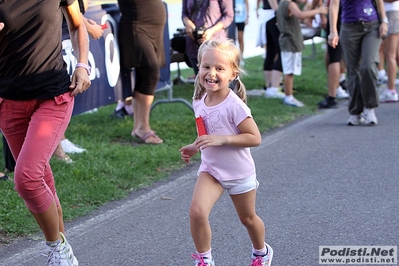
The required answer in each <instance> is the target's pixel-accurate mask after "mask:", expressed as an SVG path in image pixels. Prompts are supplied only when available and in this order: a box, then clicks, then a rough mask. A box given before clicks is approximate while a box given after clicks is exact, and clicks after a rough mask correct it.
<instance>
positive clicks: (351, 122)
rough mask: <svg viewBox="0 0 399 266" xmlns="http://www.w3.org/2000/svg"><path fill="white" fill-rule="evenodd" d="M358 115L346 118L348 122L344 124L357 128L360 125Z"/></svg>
mask: <svg viewBox="0 0 399 266" xmlns="http://www.w3.org/2000/svg"><path fill="white" fill-rule="evenodd" d="M360 119H361V117H360V115H350V116H349V118H348V122H346V124H347V125H348V126H358V125H360Z"/></svg>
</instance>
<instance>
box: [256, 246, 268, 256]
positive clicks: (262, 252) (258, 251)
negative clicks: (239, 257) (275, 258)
mask: <svg viewBox="0 0 399 266" xmlns="http://www.w3.org/2000/svg"><path fill="white" fill-rule="evenodd" d="M252 253H253V254H254V255H255V256H266V255H267V253H269V251H268V250H267V247H266V245H265V246H264V247H263V248H262V249H256V248H254V247H253V246H252Z"/></svg>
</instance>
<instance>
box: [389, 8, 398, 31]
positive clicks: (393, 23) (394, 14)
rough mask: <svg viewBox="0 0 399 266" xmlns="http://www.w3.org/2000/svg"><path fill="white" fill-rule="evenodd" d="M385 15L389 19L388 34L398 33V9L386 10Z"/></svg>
mask: <svg viewBox="0 0 399 266" xmlns="http://www.w3.org/2000/svg"><path fill="white" fill-rule="evenodd" d="M387 17H388V21H389V25H388V35H391V34H399V11H398V10H393V11H388V12H387Z"/></svg>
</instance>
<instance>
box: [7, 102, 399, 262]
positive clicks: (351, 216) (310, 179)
mask: <svg viewBox="0 0 399 266" xmlns="http://www.w3.org/2000/svg"><path fill="white" fill-rule="evenodd" d="M287 108H290V107H287ZM398 108H399V103H394V104H381V105H380V107H379V108H378V109H377V111H376V114H377V116H378V119H379V124H378V125H377V126H372V127H366V126H357V127H349V126H346V124H345V122H346V119H347V118H348V112H347V107H346V102H345V101H344V102H341V104H340V107H339V108H337V109H332V110H327V111H323V112H320V113H319V114H317V115H314V116H310V117H307V118H303V119H301V120H299V121H296V122H294V123H292V124H289V125H286V126H284V127H281V128H279V129H276V130H274V131H272V132H268V133H266V134H264V135H263V141H262V144H261V145H260V146H258V147H256V148H253V149H252V154H253V156H254V159H255V163H256V165H257V173H258V179H259V182H260V187H259V189H258V196H257V212H258V215H259V216H260V217H261V218H262V219H263V220H264V222H265V224H266V228H267V234H266V240H267V242H268V243H269V244H270V245H271V246H272V247H273V248H274V252H275V255H274V259H273V264H272V265H273V266H291V265H292V266H294V265H301V266H313V265H319V263H318V259H319V257H318V256H319V255H318V250H319V246H370V245H380V246H392V245H394V246H396V245H398V240H399V230H398V213H399V193H398V172H399V166H398V164H397V154H398V141H397V139H398V132H399V123H398V115H399V111H398ZM265 115H267V114H265ZM232 163H234V162H232ZM197 167H198V165H197V164H192V165H188V167H187V168H186V169H184V170H182V171H179V172H177V173H174V174H172V175H171V177H170V179H169V180H167V181H163V182H159V183H157V184H155V185H154V186H152V187H150V188H147V189H143V190H140V191H137V192H134V193H132V194H131V195H130V196H129V198H128V199H126V200H123V201H118V202H111V203H110V204H108V205H106V206H104V207H102V208H100V209H99V210H97V211H95V212H94V213H92V215H90V216H88V217H83V218H81V219H78V220H76V221H73V222H70V223H66V229H67V237H68V240H69V241H70V243H71V244H72V246H73V249H74V251H75V255H76V257H77V258H78V259H79V262H80V264H79V265H123V266H125V265H126V266H127V265H138V266H152V265H193V261H192V259H191V254H192V253H193V252H194V246H193V243H192V240H191V236H190V231H189V217H188V209H189V204H190V199H191V194H192V190H193V187H194V183H195V179H196V170H197ZM210 220H211V225H212V230H213V242H212V248H213V255H214V257H215V260H216V263H217V265H218V266H223V265H226V266H232V265H249V260H250V257H249V256H250V252H251V242H250V240H249V238H248V236H247V233H246V230H245V228H244V227H243V226H242V225H241V224H240V222H239V220H238V218H237V215H236V213H235V210H234V207H233V205H232V203H231V200H230V198H229V197H228V195H226V194H225V195H224V196H222V198H221V199H220V200H219V201H218V203H217V204H216V206H215V207H214V209H213V211H212V214H211V218H210ZM41 250H43V241H42V236H41V235H40V234H39V235H36V236H32V237H30V238H29V239H21V240H18V241H17V242H16V243H13V244H12V245H10V246H7V247H2V248H1V249H0V265H30V266H32V265H44V261H45V257H43V256H39V254H40V251H41Z"/></svg>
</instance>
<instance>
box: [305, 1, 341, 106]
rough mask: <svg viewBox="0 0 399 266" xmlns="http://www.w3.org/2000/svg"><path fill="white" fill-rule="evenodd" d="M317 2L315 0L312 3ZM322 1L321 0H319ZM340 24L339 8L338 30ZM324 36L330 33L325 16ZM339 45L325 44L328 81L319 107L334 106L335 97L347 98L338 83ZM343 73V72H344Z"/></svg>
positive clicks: (339, 13)
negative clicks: (326, 91) (325, 94)
mask: <svg viewBox="0 0 399 266" xmlns="http://www.w3.org/2000/svg"><path fill="white" fill-rule="evenodd" d="M315 2H317V1H316V0H314V1H313V3H315ZM319 2H322V0H319ZM340 26H341V9H339V11H338V21H337V28H338V31H339V29H340ZM325 31H326V38H327V36H328V35H330V22H329V20H328V18H327V25H326V27H325ZM341 53H342V51H341V45H340V44H339V43H338V45H337V47H335V48H333V47H331V46H330V45H327V50H326V54H325V62H326V68H327V80H328V81H327V83H328V95H327V96H326V97H325V99H324V100H323V101H321V102H319V104H318V105H319V108H333V107H336V106H337V104H338V102H337V98H341V99H343V98H348V97H349V94H348V93H347V92H346V91H345V90H344V89H343V88H342V86H341V85H340V76H341V69H342V67H343V66H344V63H343V60H342V56H341ZM344 75H345V74H344Z"/></svg>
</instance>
